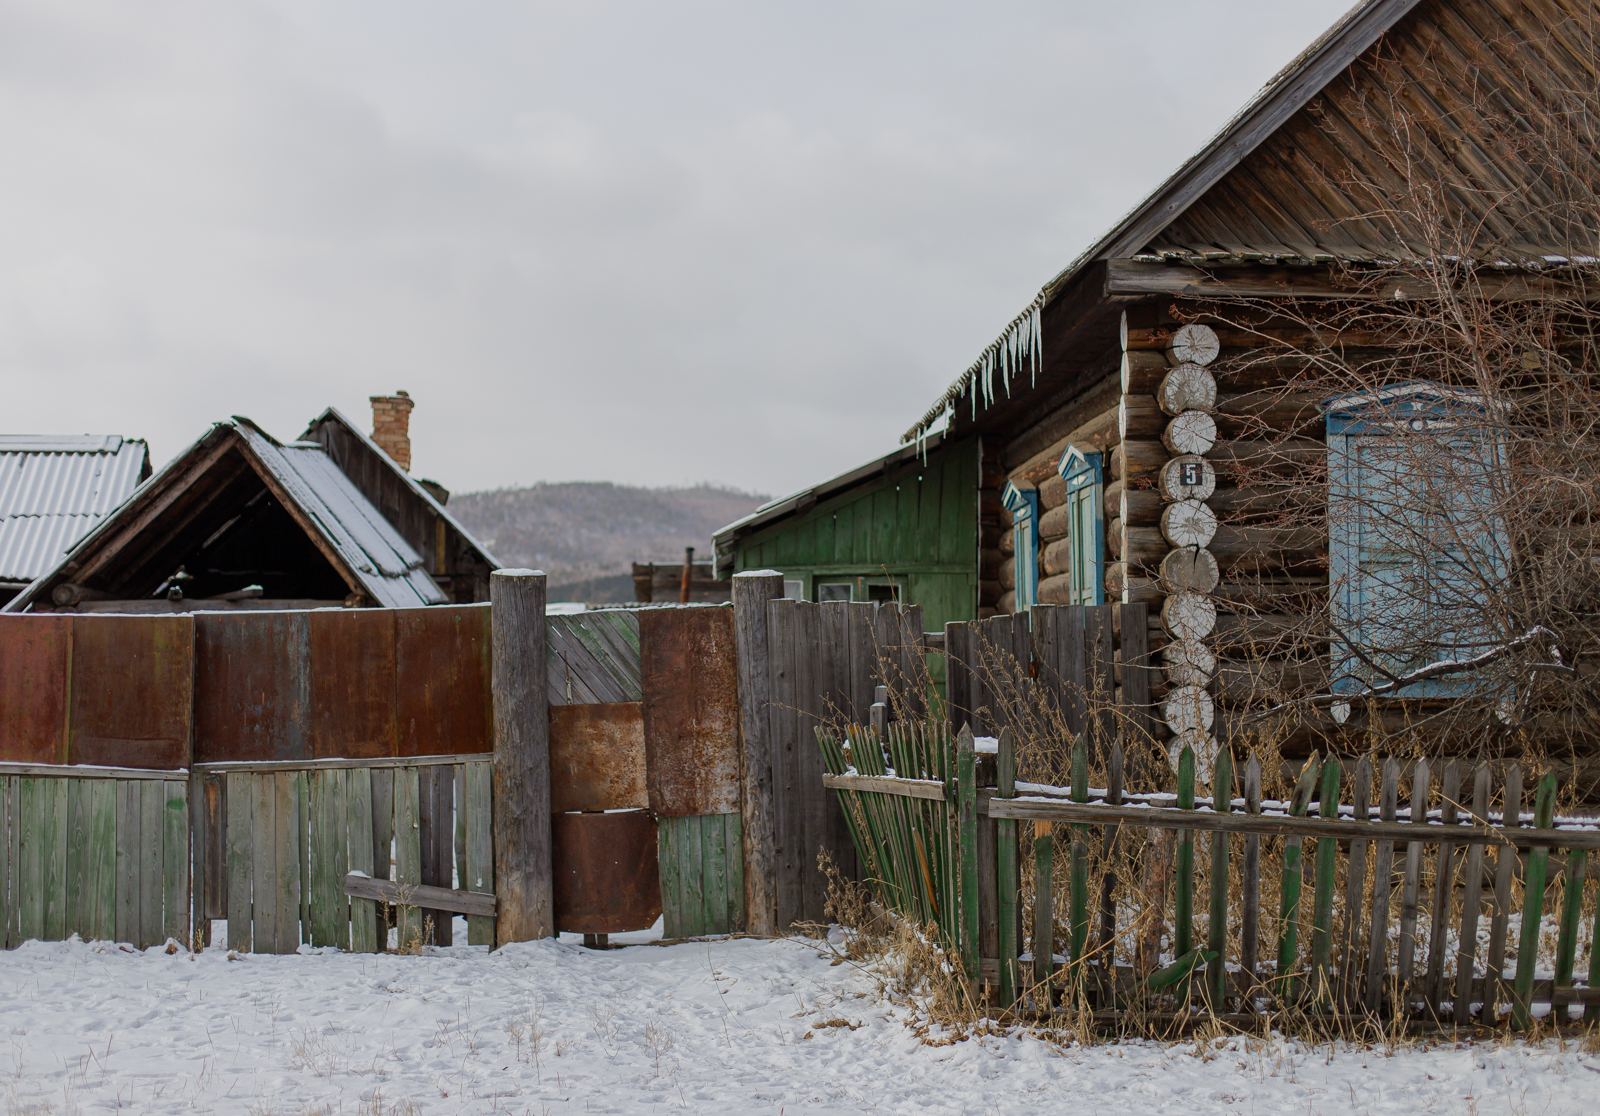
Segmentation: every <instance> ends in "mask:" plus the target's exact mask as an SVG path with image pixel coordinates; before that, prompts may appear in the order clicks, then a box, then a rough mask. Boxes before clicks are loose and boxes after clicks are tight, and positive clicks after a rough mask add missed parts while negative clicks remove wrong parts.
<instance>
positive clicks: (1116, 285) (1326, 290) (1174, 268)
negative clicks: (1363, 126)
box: [1106, 260, 1592, 302]
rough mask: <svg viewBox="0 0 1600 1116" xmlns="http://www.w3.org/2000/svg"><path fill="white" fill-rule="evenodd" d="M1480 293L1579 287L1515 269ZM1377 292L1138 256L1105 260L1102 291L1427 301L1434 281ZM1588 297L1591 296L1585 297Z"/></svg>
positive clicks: (1282, 270)
mask: <svg viewBox="0 0 1600 1116" xmlns="http://www.w3.org/2000/svg"><path fill="white" fill-rule="evenodd" d="M1478 281H1479V284H1480V285H1481V287H1482V289H1483V293H1484V294H1485V295H1486V296H1487V297H1488V298H1491V299H1495V300H1497V301H1500V300H1503V301H1509V300H1513V299H1524V298H1529V299H1531V298H1548V297H1550V296H1552V295H1556V296H1561V297H1568V298H1572V297H1580V296H1581V294H1582V292H1581V291H1580V290H1579V289H1578V288H1577V287H1574V286H1573V285H1571V284H1567V283H1562V282H1561V281H1560V280H1559V279H1556V278H1546V277H1541V276H1534V275H1527V274H1523V273H1520V272H1489V273H1487V274H1483V275H1480V276H1479V280H1478ZM1390 282H1391V283H1393V284H1394V285H1393V286H1390V285H1389V284H1388V283H1386V284H1385V286H1384V290H1383V291H1382V292H1374V291H1372V290H1370V289H1362V288H1359V287H1357V286H1355V285H1353V284H1351V283H1350V282H1348V281H1345V280H1342V279H1341V278H1340V277H1339V275H1338V273H1337V272H1336V271H1335V270H1334V269H1332V268H1329V267H1324V266H1320V265H1319V266H1314V267H1275V266H1269V265H1261V264H1231V265H1226V266H1213V267H1204V266H1201V265H1192V266H1186V265H1183V264H1166V263H1147V262H1145V261H1143V260H1107V261H1106V293H1107V294H1108V295H1113V296H1121V297H1124V298H1126V297H1130V296H1138V295H1176V296H1179V297H1182V298H1319V299H1375V298H1380V297H1381V298H1385V299H1392V298H1394V297H1395V291H1396V290H1398V291H1400V298H1401V300H1402V301H1407V300H1410V301H1419V302H1422V301H1428V300H1430V299H1433V298H1434V297H1436V294H1437V292H1436V289H1435V287H1434V285H1433V284H1432V283H1430V282H1428V281H1427V280H1426V279H1424V278H1422V277H1421V276H1403V277H1401V278H1398V279H1391V280H1390ZM1585 301H1592V296H1590V297H1588V298H1586V299H1585Z"/></svg>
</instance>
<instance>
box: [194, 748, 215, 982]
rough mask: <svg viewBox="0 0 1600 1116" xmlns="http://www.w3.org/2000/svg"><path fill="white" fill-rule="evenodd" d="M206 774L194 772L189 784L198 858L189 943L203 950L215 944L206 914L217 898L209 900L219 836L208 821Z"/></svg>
mask: <svg viewBox="0 0 1600 1116" xmlns="http://www.w3.org/2000/svg"><path fill="white" fill-rule="evenodd" d="M205 783H206V777H205V776H204V775H191V776H190V779H189V784H188V805H189V819H188V822H189V833H188V838H189V847H190V851H191V855H192V856H193V858H194V876H193V880H192V881H191V893H192V896H193V900H194V921H193V923H192V924H191V925H190V927H189V942H190V945H191V948H193V949H195V950H196V951H199V950H203V949H205V948H206V947H207V946H209V945H210V944H211V923H210V922H209V921H208V920H207V917H206V904H207V903H208V902H211V901H214V900H211V899H208V897H207V893H208V892H209V891H210V890H211V887H212V886H214V885H213V884H212V881H211V878H210V877H208V875H207V869H208V867H209V865H210V862H211V858H212V856H213V855H214V854H215V852H216V850H215V848H213V847H212V846H213V845H214V844H215V837H216V835H215V834H214V833H212V831H211V828H210V826H208V825H207V824H206V794H205Z"/></svg>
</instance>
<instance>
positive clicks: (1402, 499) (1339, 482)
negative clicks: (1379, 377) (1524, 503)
mask: <svg viewBox="0 0 1600 1116" xmlns="http://www.w3.org/2000/svg"><path fill="white" fill-rule="evenodd" d="M1324 410H1325V411H1326V414H1327V422H1328V433H1327V438H1328V587H1329V608H1330V611H1331V613H1332V620H1333V622H1334V632H1333V633H1332V635H1333V640H1332V645H1331V650H1332V654H1333V657H1334V661H1333V664H1332V666H1333V676H1334V680H1333V691H1334V692H1335V693H1358V692H1360V691H1361V690H1364V689H1366V688H1368V687H1370V686H1373V685H1378V684H1382V683H1384V682H1387V681H1388V680H1389V679H1388V677H1387V676H1386V673H1385V672H1387V674H1392V675H1397V676H1398V675H1404V674H1406V673H1407V672H1409V671H1412V670H1416V669H1418V668H1419V667H1422V666H1424V665H1427V664H1428V663H1432V662H1438V661H1440V660H1446V659H1455V658H1465V657H1469V656H1471V655H1474V654H1477V653H1479V652H1481V651H1482V650H1484V649H1486V648H1487V647H1488V646H1490V645H1491V644H1492V643H1493V642H1494V640H1495V638H1496V637H1495V635H1494V633H1495V631H1497V630H1503V629H1499V628H1498V626H1497V625H1495V624H1494V623H1492V622H1491V621H1492V617H1491V612H1492V609H1493V607H1494V602H1495V601H1496V600H1499V599H1501V597H1500V595H1499V593H1498V589H1499V587H1501V586H1503V584H1504V582H1505V579H1506V575H1507V572H1508V569H1509V561H1508V554H1507V543H1506V537H1505V530H1504V524H1503V522H1502V521H1501V519H1500V518H1499V514H1498V512H1497V510H1496V509H1497V507H1498V506H1499V502H1500V499H1501V498H1502V496H1503V495H1504V494H1505V493H1506V492H1507V474H1508V462H1507V459H1506V452H1505V447H1504V444H1503V442H1502V441H1501V439H1500V438H1499V436H1498V435H1497V434H1496V433H1495V431H1494V430H1493V427H1492V424H1490V423H1489V422H1488V421H1486V417H1487V412H1486V410H1485V408H1484V406H1483V405H1482V403H1481V401H1480V400H1479V398H1478V397H1477V396H1474V395H1471V394H1469V393H1465V392H1462V391H1458V390H1456V389H1453V388H1448V387H1444V386H1442V385H1438V384H1429V383H1425V382H1420V381H1414V382H1410V383H1404V384H1397V385H1394V386H1393V387H1390V388H1387V389H1384V390H1383V391H1381V392H1365V393H1359V394H1353V395H1346V396H1341V397H1339V398H1336V399H1332V400H1329V401H1327V402H1326V403H1325V404H1324ZM1356 649H1359V650H1360V652H1361V654H1357V653H1356ZM1480 685H1481V682H1480V681H1479V680H1476V679H1474V678H1473V677H1472V676H1470V675H1447V676H1444V677H1441V678H1433V679H1428V680H1425V681H1423V682H1418V683H1414V684H1413V685H1411V686H1408V687H1406V688H1404V689H1403V690H1400V691H1398V694H1399V696H1402V697H1452V696H1460V695H1463V694H1467V693H1472V692H1475V690H1476V689H1477V687H1478V686H1480Z"/></svg>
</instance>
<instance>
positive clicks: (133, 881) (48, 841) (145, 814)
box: [0, 763, 189, 949]
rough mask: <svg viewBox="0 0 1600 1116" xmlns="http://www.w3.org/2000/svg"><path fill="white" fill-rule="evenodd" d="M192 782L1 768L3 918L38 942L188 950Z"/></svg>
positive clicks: (112, 772)
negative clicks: (175, 944)
mask: <svg viewBox="0 0 1600 1116" xmlns="http://www.w3.org/2000/svg"><path fill="white" fill-rule="evenodd" d="M187 780H188V776H187V774H186V773H184V772H181V771H178V772H173V771H147V770H141V769H132V768H115V767H98V768H86V769H64V768H60V767H54V766H48V765H42V764H20V763H0V835H3V837H4V840H0V916H3V918H4V939H5V945H6V946H7V947H12V946H17V945H20V944H22V943H23V942H25V941H27V940H28V939H29V938H37V939H40V940H44V941H59V940H61V939H64V938H68V937H70V936H71V935H73V934H77V935H79V936H81V937H83V938H85V939H89V938H105V939H115V940H117V941H123V942H130V943H132V944H133V945H135V946H138V947H139V948H141V949H142V948H144V947H146V946H150V945H157V944H160V943H161V942H163V941H165V940H166V939H167V938H169V937H173V938H177V939H179V940H187V933H188V920H189V827H188V816H187V811H188V803H187V792H188V782H187Z"/></svg>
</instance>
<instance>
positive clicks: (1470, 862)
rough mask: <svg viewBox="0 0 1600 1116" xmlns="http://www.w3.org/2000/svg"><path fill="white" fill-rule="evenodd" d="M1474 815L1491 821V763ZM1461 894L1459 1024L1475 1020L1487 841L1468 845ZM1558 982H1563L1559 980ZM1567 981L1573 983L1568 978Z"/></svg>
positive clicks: (1481, 772)
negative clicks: (1475, 974)
mask: <svg viewBox="0 0 1600 1116" xmlns="http://www.w3.org/2000/svg"><path fill="white" fill-rule="evenodd" d="M1472 816H1473V819H1474V820H1475V821H1478V822H1480V823H1481V824H1484V825H1487V824H1488V823H1489V765H1488V764H1483V765H1481V766H1480V767H1479V768H1478V771H1477V774H1476V775H1474V776H1473V780H1472ZM1462 883H1463V885H1464V887H1463V891H1462V896H1461V930H1460V933H1459V934H1458V935H1457V936H1456V986H1455V992H1454V993H1453V995H1452V997H1451V998H1452V999H1453V1000H1454V1001H1455V1022H1456V1026H1458V1027H1464V1026H1466V1025H1468V1024H1469V1023H1471V1022H1472V983H1473V962H1474V960H1475V957H1476V954H1477V948H1478V917H1479V913H1480V908H1481V906H1482V903H1483V842H1481V841H1474V842H1473V843H1471V844H1469V845H1468V846H1467V866H1466V873H1465V876H1464V878H1463V880H1462ZM1557 983H1560V981H1559V980H1558V981H1557ZM1567 983H1569V984H1570V983H1571V982H1570V981H1568V982H1567Z"/></svg>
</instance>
